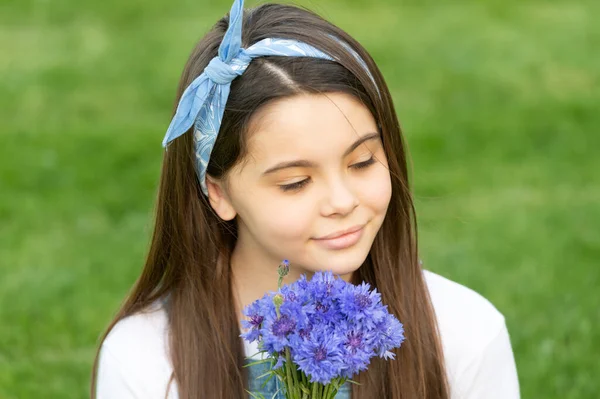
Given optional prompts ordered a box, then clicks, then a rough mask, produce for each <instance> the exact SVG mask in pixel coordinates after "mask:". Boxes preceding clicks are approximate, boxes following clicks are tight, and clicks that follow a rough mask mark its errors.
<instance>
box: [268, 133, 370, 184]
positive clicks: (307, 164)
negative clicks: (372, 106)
mask: <svg viewBox="0 0 600 399" xmlns="http://www.w3.org/2000/svg"><path fill="white" fill-rule="evenodd" d="M378 138H379V132H372V133H367V134H365V135H364V136H362V137H361V138H359V139H358V140H356V141H355V142H354V143H352V145H351V146H350V147H348V149H347V150H346V152H344V157H346V156H348V155H350V154H351V153H352V151H354V150H355V149H357V148H358V146H359V145H361V144H362V143H364V142H365V141H369V140H374V139H378ZM315 166H316V165H315V163H314V162H311V161H307V160H305V159H299V160H296V161H284V162H280V163H278V164H277V165H275V166H273V167H271V168H269V169H267V170H265V171H264V172H263V176H266V175H268V174H271V173H275V172H277V171H279V170H281V169H287V168H314V167H315Z"/></svg>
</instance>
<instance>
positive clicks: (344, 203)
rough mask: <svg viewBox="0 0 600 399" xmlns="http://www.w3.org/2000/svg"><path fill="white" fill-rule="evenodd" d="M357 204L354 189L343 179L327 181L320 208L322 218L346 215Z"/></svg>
mask: <svg viewBox="0 0 600 399" xmlns="http://www.w3.org/2000/svg"><path fill="white" fill-rule="evenodd" d="M358 204H359V200H358V196H357V195H356V187H353V186H352V185H351V184H350V183H349V182H348V181H347V180H346V179H345V178H344V177H341V178H336V179H331V180H329V182H328V186H327V190H326V195H325V199H324V201H323V207H322V213H323V215H324V216H331V215H335V214H339V215H347V214H349V213H350V212H352V211H353V210H354V208H356V207H357V206H358Z"/></svg>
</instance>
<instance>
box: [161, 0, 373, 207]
mask: <svg viewBox="0 0 600 399" xmlns="http://www.w3.org/2000/svg"><path fill="white" fill-rule="evenodd" d="M243 9H244V1H243V0H235V2H234V3H233V6H232V7H231V11H230V13H229V27H228V28H227V31H226V32H225V36H224V38H223V41H222V42H221V45H220V46H219V53H218V56H216V57H215V58H213V59H212V60H211V61H210V63H209V64H208V65H207V66H206V68H205V69H204V72H203V73H202V74H200V76H198V77H197V78H196V79H194V81H193V82H192V83H191V84H190V85H189V86H188V87H187V88H186V89H185V91H184V92H183V94H182V96H181V99H180V101H179V104H178V106H177V111H176V112H175V116H174V117H173V119H172V120H171V124H170V125H169V128H168V129H167V133H166V135H165V138H164V139H163V142H162V145H163V147H166V146H167V144H168V143H169V142H171V141H172V140H175V139H176V138H177V137H179V136H181V135H182V134H184V133H185V132H187V131H188V129H189V128H190V127H192V125H194V146H195V151H196V171H197V173H198V179H199V181H200V186H201V188H202V192H203V193H204V195H206V196H208V190H207V188H206V181H205V178H206V168H207V166H208V161H209V159H210V153H211V152H212V148H213V146H214V144H215V140H216V138H217V134H218V133H219V128H220V126H221V121H222V119H223V112H224V111H225V104H226V103H227V98H228V97H229V90H230V87H231V82H232V81H233V80H234V79H235V78H236V77H238V76H240V75H242V74H243V73H244V71H245V70H246V68H247V67H248V64H250V61H252V60H253V59H254V58H256V57H262V56H288V57H314V58H322V59H327V60H331V61H335V60H334V59H333V58H332V57H330V56H329V55H327V54H325V53H324V52H322V51H320V50H318V49H316V48H315V47H313V46H311V45H308V44H306V43H303V42H299V41H297V40H291V39H278V38H268V39H263V40H260V41H259V42H256V43H255V44H253V45H252V46H250V47H248V48H247V49H244V48H242V47H241V43H242V15H243ZM342 44H343V45H344V47H346V49H348V50H349V51H350V52H351V53H353V54H354V55H355V57H356V58H358V59H359V60H360V62H361V64H362V65H363V67H364V68H365V69H366V70H367V72H369V70H368V68H367V66H366V64H365V63H364V61H363V60H362V59H361V58H360V57H359V56H358V54H356V53H355V52H354V50H352V49H351V48H350V46H348V44H346V43H342ZM369 75H370V76H371V74H370V72H369ZM371 79H373V77H372V76H371Z"/></svg>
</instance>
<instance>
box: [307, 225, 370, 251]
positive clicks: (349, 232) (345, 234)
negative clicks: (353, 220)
mask: <svg viewBox="0 0 600 399" xmlns="http://www.w3.org/2000/svg"><path fill="white" fill-rule="evenodd" d="M364 227H365V225H364V224H363V225H358V226H353V227H351V228H349V229H346V230H342V231H338V232H335V233H333V234H329V235H326V236H324V237H321V238H315V241H316V242H317V243H319V244H320V245H322V246H324V247H325V248H328V249H344V248H347V247H350V246H352V245H354V244H356V243H357V242H358V241H359V240H360V238H361V237H362V234H363V231H364Z"/></svg>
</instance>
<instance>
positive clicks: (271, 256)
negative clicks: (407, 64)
mask: <svg viewBox="0 0 600 399" xmlns="http://www.w3.org/2000/svg"><path fill="white" fill-rule="evenodd" d="M249 131H250V132H251V133H250V136H249V142H248V145H249V147H248V154H249V155H248V157H247V159H245V160H244V161H243V162H241V163H239V164H238V165H237V166H236V167H234V168H233V169H232V170H231V171H230V174H229V175H228V185H227V186H226V188H225V186H223V185H222V184H221V183H220V182H219V183H217V184H214V183H211V182H214V180H212V179H210V181H209V183H208V185H209V198H210V201H211V205H212V206H213V208H214V209H215V211H217V213H218V214H219V216H221V217H222V218H223V219H227V220H229V219H232V218H233V217H236V216H237V218H238V241H237V244H236V248H235V251H234V254H233V256H232V265H233V262H234V261H235V260H236V259H237V262H239V263H243V264H244V265H245V266H243V267H244V268H246V269H253V270H254V271H257V272H259V273H261V272H264V273H271V274H273V273H274V270H275V269H276V268H277V266H278V265H279V263H280V262H281V261H282V260H283V259H288V260H289V261H290V265H291V273H292V274H295V275H296V277H299V275H300V274H301V273H308V274H309V276H310V275H312V273H313V272H315V271H319V270H332V271H333V273H335V274H340V275H342V276H343V278H344V279H345V280H349V279H350V276H351V273H352V272H353V271H354V270H356V269H357V268H359V267H360V265H361V264H362V263H363V261H364V260H365V258H366V257H367V255H368V253H369V250H370V248H371V245H372V243H373V240H374V238H375V235H376V233H377V231H378V230H379V228H380V226H381V224H382V222H383V219H384V217H385V214H386V210H387V207H388V204H389V201H390V197H391V190H392V189H391V181H390V175H389V171H388V164H387V158H386V156H385V153H384V149H383V146H382V142H381V138H380V136H379V134H378V129H377V123H376V121H375V119H374V118H373V116H372V114H371V113H370V111H369V110H368V108H367V107H366V106H364V105H363V104H362V103H361V102H360V101H359V100H357V99H356V98H354V97H353V96H350V95H348V94H344V93H327V94H314V95H312V94H311V95H308V94H306V95H298V96H294V97H290V98H287V99H282V100H277V101H275V102H273V103H271V104H269V105H267V106H265V107H263V108H261V109H260V110H259V111H258V112H257V113H256V114H255V115H254V116H253V118H252V120H251V123H250V130H249ZM217 187H218V188H217ZM355 228H360V229H361V230H360V231H359V232H357V233H354V234H350V235H346V236H344V237H341V238H339V239H337V240H326V239H324V237H327V236H331V235H336V234H340V233H341V232H344V231H346V230H348V229H355ZM273 275H274V276H275V275H276V273H274V274H273ZM290 277H292V276H290Z"/></svg>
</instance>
